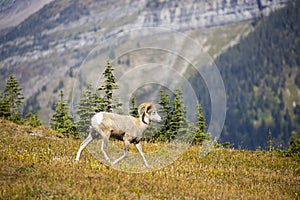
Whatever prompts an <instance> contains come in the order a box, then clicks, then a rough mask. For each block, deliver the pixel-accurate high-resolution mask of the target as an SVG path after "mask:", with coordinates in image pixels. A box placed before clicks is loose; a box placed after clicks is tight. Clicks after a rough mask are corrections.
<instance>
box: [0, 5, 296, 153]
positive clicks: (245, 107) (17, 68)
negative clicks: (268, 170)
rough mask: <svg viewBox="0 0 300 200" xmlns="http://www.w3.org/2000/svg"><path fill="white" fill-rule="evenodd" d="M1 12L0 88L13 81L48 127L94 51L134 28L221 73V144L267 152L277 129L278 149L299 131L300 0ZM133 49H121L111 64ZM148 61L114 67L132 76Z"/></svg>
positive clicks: (205, 97)
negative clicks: (175, 44)
mask: <svg viewBox="0 0 300 200" xmlns="http://www.w3.org/2000/svg"><path fill="white" fill-rule="evenodd" d="M0 5H1V8H0V49H1V54H0V78H1V80H2V81H1V83H0V89H1V90H3V88H4V86H5V82H6V80H7V79H8V77H9V75H10V74H12V73H13V74H15V76H16V77H17V79H18V80H19V82H20V84H21V86H22V87H23V93H24V96H25V101H26V102H25V108H24V113H28V112H35V113H38V114H39V116H40V118H41V119H42V120H43V121H44V123H46V124H48V123H49V119H50V118H51V116H52V113H53V110H54V105H55V102H56V101H57V99H58V96H59V95H58V92H59V90H60V89H63V90H64V92H65V95H66V97H67V98H68V100H70V101H71V99H72V89H73V86H74V81H76V80H77V76H76V73H77V72H78V70H79V68H80V66H81V64H82V63H83V61H84V59H85V58H86V57H87V56H88V55H89V53H90V52H91V51H92V50H93V49H94V48H95V47H97V46H98V45H99V44H101V42H103V41H105V40H107V39H109V38H112V37H114V36H115V35H117V34H119V33H122V32H126V31H127V30H130V29H133V28H136V27H162V28H167V29H170V30H174V31H179V32H181V33H184V34H186V35H187V36H189V37H190V38H192V39H194V40H195V41H197V42H198V43H199V44H200V45H201V46H200V47H201V48H202V49H201V51H205V52H207V53H208V54H209V55H210V56H211V57H212V58H213V59H214V61H215V63H216V65H217V67H218V68H219V70H220V72H221V75H222V78H223V81H224V84H225V89H226V94H227V116H226V122H225V126H224V129H223V132H222V135H221V138H220V140H221V141H230V142H232V143H234V145H235V146H236V147H240V148H249V149H255V148H258V147H262V148H264V147H265V146H266V144H267V139H268V131H269V130H271V132H272V135H273V141H274V145H275V146H276V147H283V148H284V147H286V146H287V144H288V141H289V138H290V135H291V132H292V131H298V132H299V130H300V123H299V122H300V71H299V66H300V60H299V55H300V52H299V50H300V41H299V25H298V24H299V23H298V22H297V21H298V19H299V18H300V17H299V12H300V9H299V7H300V6H299V0H255V1H254V0H253V1H246V0H210V1H207V0H196V1H195V0H187V1H184V2H183V1H178V0H174V1H172V0H169V1H168V0H143V1H137V0H127V1H117V0H113V1H112V0H110V1H97V0H61V1H60V0H52V1H51V0H44V1H37V0H4V1H1V3H0ZM122 45H123V46H122ZM126 45H128V44H127V43H126V42H123V43H122V44H116V46H115V47H114V49H112V50H111V54H110V57H111V59H114V58H115V55H116V54H117V52H119V51H120V49H121V48H124V46H125V49H126ZM134 45H137V46H138V44H134ZM179 45H181V47H182V51H185V48H188V47H185V44H184V42H182V43H181V44H179ZM146 56H148V55H143V54H137V55H135V56H134V55H130V56H127V57H126V59H125V58H122V59H123V60H118V61H116V62H117V63H118V64H119V65H120V67H124V68H126V67H128V66H133V65H137V64H139V62H140V60H145V59H147V58H146ZM103 59H106V58H103ZM160 59H162V58H160V57H159V56H157V57H154V58H153V60H152V62H157V63H159V62H160V61H161V60H160ZM99 67H101V66H99ZM102 67H103V66H102ZM118 67H119V66H118ZM184 69H185V68H184ZM89 73H90V76H94V75H93V73H94V72H92V71H90V72H89ZM182 73H190V72H186V71H183V72H182ZM97 75H99V74H97ZM132 81H133V83H132V84H134V81H137V82H138V79H137V80H132ZM190 81H191V82H194V83H195V85H197V84H196V83H198V82H199V77H197V76H196V75H195V74H194V75H193V74H191V75H190ZM196 87H197V86H196ZM202 90H205V89H203V88H202V87H201V86H199V101H200V102H201V103H202V104H203V110H204V114H205V115H206V118H207V119H209V116H210V108H209V106H210V103H209V94H208V93H207V91H203V92H201V91H202ZM200 94H201V95H200Z"/></svg>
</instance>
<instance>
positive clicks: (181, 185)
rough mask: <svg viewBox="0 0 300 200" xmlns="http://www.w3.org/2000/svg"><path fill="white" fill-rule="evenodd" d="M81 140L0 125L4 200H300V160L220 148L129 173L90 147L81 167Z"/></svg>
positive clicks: (191, 152) (0, 195) (0, 175)
mask: <svg viewBox="0 0 300 200" xmlns="http://www.w3.org/2000/svg"><path fill="white" fill-rule="evenodd" d="M80 143H81V140H74V139H71V138H63V137H58V134H57V133H56V132H54V131H52V130H49V129H46V128H32V127H30V126H24V125H17V124H14V123H12V122H9V121H4V120H0V149H1V150H0V199H53V198H54V199H300V160H297V159H295V158H291V157H285V156H283V155H282V154H280V153H277V152H264V151H246V150H232V149H214V150H213V151H211V152H210V153H209V154H208V155H206V156H205V157H202V156H200V152H201V149H200V147H199V146H191V147H190V148H189V149H188V150H187V151H185V152H184V153H183V154H182V155H181V156H180V157H179V158H178V159H177V160H176V161H175V162H173V163H172V164H170V165H168V166H166V167H164V168H162V169H158V170H149V171H148V172H143V173H129V172H124V171H120V170H116V169H113V168H112V167H109V166H106V165H104V164H101V163H100V162H99V161H98V160H97V159H95V158H94V157H93V156H92V155H91V154H89V152H88V151H87V150H84V151H83V153H82V157H81V159H80V161H79V162H78V163H75V162H74V158H75V155H76V152H77V150H78V147H79V145H80ZM159 145H160V144H151V143H147V144H145V143H143V148H144V150H145V152H149V151H151V148H158V146H159ZM99 148H100V147H99ZM130 151H131V152H132V151H134V149H133V148H130Z"/></svg>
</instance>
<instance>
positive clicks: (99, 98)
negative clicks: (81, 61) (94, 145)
mask: <svg viewBox="0 0 300 200" xmlns="http://www.w3.org/2000/svg"><path fill="white" fill-rule="evenodd" d="M113 71H114V67H113V66H112V65H111V63H110V61H109V60H107V62H106V65H105V70H104V72H103V74H102V76H103V77H104V79H105V80H104V83H103V85H101V86H100V87H98V88H97V90H98V91H99V93H101V95H98V94H97V93H96V92H94V91H93V90H92V85H91V84H88V85H87V88H86V90H84V91H83V92H82V95H81V97H80V99H79V102H78V104H77V109H76V113H75V116H76V118H77V119H74V118H73V117H72V116H71V115H69V112H68V110H69V105H68V103H67V102H66V101H65V99H64V92H63V90H60V92H59V100H58V101H57V102H56V104H55V112H54V114H53V115H52V118H51V122H50V127H51V128H52V129H54V130H56V131H58V132H60V133H62V135H64V136H65V137H74V138H83V137H85V136H86V135H87V134H88V129H89V126H90V119H91V117H92V116H93V115H94V114H95V113H97V112H100V111H105V112H117V113H122V110H121V106H122V104H121V103H120V102H119V99H118V98H115V97H114V95H113V94H114V92H115V90H117V89H118V88H119V87H118V85H117V83H116V82H117V81H116V78H115V76H114V74H113ZM21 91H22V88H21V87H20V85H19V83H18V81H17V79H16V77H15V76H14V75H11V76H10V77H9V79H8V81H7V83H6V86H5V88H4V91H3V92H2V93H1V96H0V117H1V118H3V119H8V120H11V121H14V122H18V123H25V124H29V125H31V126H35V127H36V126H40V125H42V123H41V121H40V120H39V118H38V116H37V114H33V113H28V114H27V115H26V116H25V118H24V119H22V114H21V113H22V106H23V100H24V96H23V94H22V92H21ZM159 95H160V97H159V98H160V100H159V102H158V104H159V105H160V110H159V112H160V113H161V115H162V118H163V122H162V123H161V125H160V127H156V126H155V124H151V125H150V127H149V128H148V129H147V131H146V132H145V140H148V141H150V142H157V141H160V142H171V141H173V140H174V139H180V140H184V141H186V142H192V143H194V144H201V143H202V142H203V141H204V140H208V139H209V134H207V133H206V125H205V117H204V116H203V114H202V106H201V104H200V103H199V104H198V105H197V110H198V112H197V116H196V117H197V121H196V122H195V123H192V122H188V120H187V116H186V106H185V105H184V102H183V96H182V91H181V88H177V89H176V91H175V94H172V95H171V94H168V92H166V91H165V90H164V89H161V90H160V94H159ZM172 99H173V100H172ZM130 115H132V116H134V117H138V105H136V100H135V97H132V98H131V107H130Z"/></svg>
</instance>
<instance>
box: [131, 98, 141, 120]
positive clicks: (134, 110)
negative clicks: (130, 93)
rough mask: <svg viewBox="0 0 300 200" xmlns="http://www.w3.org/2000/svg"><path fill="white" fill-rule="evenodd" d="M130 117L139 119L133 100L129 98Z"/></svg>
mask: <svg viewBox="0 0 300 200" xmlns="http://www.w3.org/2000/svg"><path fill="white" fill-rule="evenodd" d="M130 115H131V116H133V117H139V112H138V107H137V106H136V105H135V98H134V97H132V98H131V107H130Z"/></svg>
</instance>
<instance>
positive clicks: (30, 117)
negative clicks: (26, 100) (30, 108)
mask: <svg viewBox="0 0 300 200" xmlns="http://www.w3.org/2000/svg"><path fill="white" fill-rule="evenodd" d="M25 124H28V125H30V126H32V127H38V126H41V125H42V123H41V121H40V120H39V118H38V116H37V114H33V113H32V112H30V113H28V114H27V115H26V117H25Z"/></svg>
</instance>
